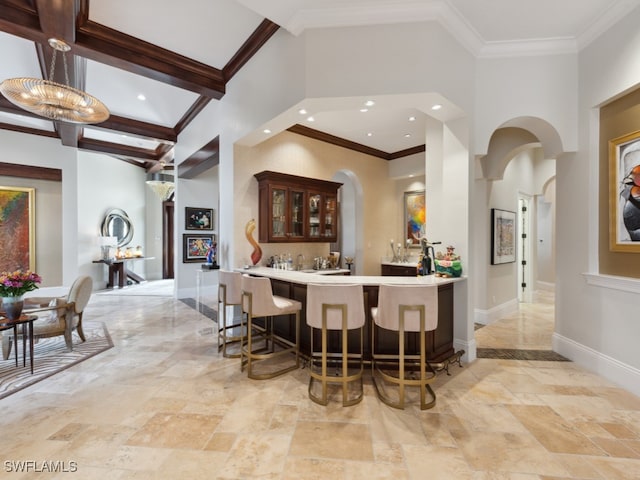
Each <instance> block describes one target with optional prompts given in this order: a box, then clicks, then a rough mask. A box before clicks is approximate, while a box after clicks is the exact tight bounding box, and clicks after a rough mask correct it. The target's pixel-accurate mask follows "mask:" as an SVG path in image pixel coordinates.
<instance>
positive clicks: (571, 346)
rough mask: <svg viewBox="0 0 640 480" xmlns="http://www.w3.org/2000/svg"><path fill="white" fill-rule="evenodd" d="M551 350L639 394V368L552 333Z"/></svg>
mask: <svg viewBox="0 0 640 480" xmlns="http://www.w3.org/2000/svg"><path fill="white" fill-rule="evenodd" d="M552 345H553V351H554V352H557V353H559V354H560V355H562V356H564V357H567V358H568V359H569V360H571V361H573V362H575V363H576V364H578V365H580V366H581V367H583V368H585V369H586V370H589V371H591V372H593V373H597V374H598V375H600V376H602V377H604V378H606V379H607V380H609V381H610V382H612V383H615V384H616V385H619V386H620V387H622V388H624V389H625V390H628V391H630V392H631V393H633V394H634V395H638V396H640V370H639V369H637V368H635V367H632V366H630V365H627V364H626V363H622V362H620V361H619V360H616V359H615V358H612V357H609V356H607V355H604V354H603V353H600V352H598V351H596V350H594V349H592V348H590V347H587V346H585V345H582V344H580V343H578V342H575V341H573V340H571V339H569V338H567V337H564V336H562V335H559V334H558V333H554V334H553V336H552Z"/></svg>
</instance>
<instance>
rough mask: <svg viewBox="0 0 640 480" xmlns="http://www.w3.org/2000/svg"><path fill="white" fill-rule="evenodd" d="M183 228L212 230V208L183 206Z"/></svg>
mask: <svg viewBox="0 0 640 480" xmlns="http://www.w3.org/2000/svg"><path fill="white" fill-rule="evenodd" d="M184 218H185V226H184V228H185V230H213V208H195V207H185V209H184Z"/></svg>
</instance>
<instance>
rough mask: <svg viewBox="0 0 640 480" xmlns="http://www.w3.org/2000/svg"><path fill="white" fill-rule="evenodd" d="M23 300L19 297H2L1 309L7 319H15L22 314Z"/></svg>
mask: <svg viewBox="0 0 640 480" xmlns="http://www.w3.org/2000/svg"><path fill="white" fill-rule="evenodd" d="M23 308H24V300H23V298H22V296H19V297H2V311H3V312H4V315H5V317H7V318H8V319H9V320H17V319H18V318H20V315H22V309H23Z"/></svg>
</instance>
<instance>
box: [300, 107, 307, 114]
mask: <svg viewBox="0 0 640 480" xmlns="http://www.w3.org/2000/svg"><path fill="white" fill-rule="evenodd" d="M298 113H299V114H300V115H306V114H307V111H306V110H305V109H304V108H301V109H300V110H298Z"/></svg>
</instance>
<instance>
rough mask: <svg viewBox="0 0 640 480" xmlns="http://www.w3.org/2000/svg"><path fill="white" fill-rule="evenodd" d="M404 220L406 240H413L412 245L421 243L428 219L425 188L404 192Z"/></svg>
mask: <svg viewBox="0 0 640 480" xmlns="http://www.w3.org/2000/svg"><path fill="white" fill-rule="evenodd" d="M404 220H405V228H406V234H405V235H406V240H411V245H420V237H421V236H424V234H425V232H424V230H425V224H426V221H427V212H426V207H425V203H424V190H417V191H413V192H404Z"/></svg>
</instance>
